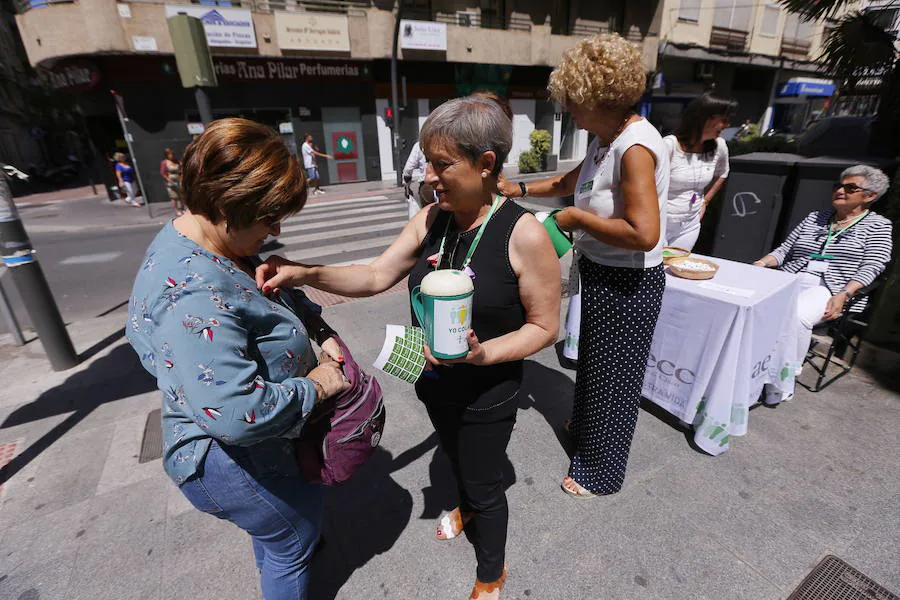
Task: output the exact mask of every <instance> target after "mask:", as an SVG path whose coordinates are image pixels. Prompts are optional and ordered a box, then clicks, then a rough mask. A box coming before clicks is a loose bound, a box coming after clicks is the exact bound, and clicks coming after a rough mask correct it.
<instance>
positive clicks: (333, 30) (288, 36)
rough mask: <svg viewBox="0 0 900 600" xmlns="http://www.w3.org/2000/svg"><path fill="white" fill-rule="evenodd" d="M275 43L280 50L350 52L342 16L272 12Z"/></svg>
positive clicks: (348, 33) (347, 28)
mask: <svg viewBox="0 0 900 600" xmlns="http://www.w3.org/2000/svg"><path fill="white" fill-rule="evenodd" d="M275 30H276V33H277V35H278V46H279V47H280V48H281V49H282V50H324V51H326V52H350V27H349V21H348V20H347V16H346V15H320V14H316V15H308V14H292V13H283V12H276V13H275Z"/></svg>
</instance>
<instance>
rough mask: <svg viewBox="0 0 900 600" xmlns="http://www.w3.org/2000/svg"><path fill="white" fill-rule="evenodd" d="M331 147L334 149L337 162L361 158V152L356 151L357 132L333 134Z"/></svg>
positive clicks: (336, 132) (337, 132)
mask: <svg viewBox="0 0 900 600" xmlns="http://www.w3.org/2000/svg"><path fill="white" fill-rule="evenodd" d="M331 147H332V148H334V158H335V159H336V160H347V159H352V158H359V151H358V150H357V149H356V132H355V131H335V132H333V133H332V134H331Z"/></svg>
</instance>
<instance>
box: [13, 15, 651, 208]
mask: <svg viewBox="0 0 900 600" xmlns="http://www.w3.org/2000/svg"><path fill="white" fill-rule="evenodd" d="M19 1H20V4H19V11H20V14H18V15H17V23H18V27H19V30H20V32H21V37H22V42H23V44H24V47H25V49H26V50H27V55H28V59H29V61H30V62H31V64H32V65H33V66H34V67H36V68H37V69H38V71H39V72H40V73H42V74H43V77H44V78H45V80H46V81H47V82H50V83H51V84H52V85H54V86H56V87H57V88H59V89H61V90H65V91H67V92H68V93H71V94H72V95H73V97H74V98H75V101H76V103H77V105H78V108H79V110H80V111H81V112H82V113H83V115H84V119H85V123H86V125H87V128H88V131H89V132H90V137H91V140H92V141H93V143H94V144H95V145H96V147H97V148H98V149H99V150H100V151H101V152H103V153H109V152H112V151H115V150H119V149H122V148H123V147H125V146H127V147H129V149H130V150H131V151H132V159H133V160H134V161H135V162H136V163H137V165H138V169H139V172H140V173H141V184H142V186H143V187H144V189H145V191H146V195H147V196H148V197H149V198H150V199H151V200H153V201H161V200H163V199H165V197H166V195H165V192H164V189H163V181H162V179H161V177H160V176H159V174H158V165H159V162H160V161H161V160H162V151H163V149H164V148H167V147H168V148H172V149H174V150H176V151H180V150H181V149H183V148H184V147H185V146H186V145H187V144H188V143H189V142H190V140H191V138H192V135H193V133H192V132H196V131H199V130H200V127H201V126H202V124H200V123H199V120H200V119H199V114H198V111H197V108H196V104H195V101H194V94H193V91H192V90H191V89H185V88H182V87H181V84H180V80H179V77H178V73H177V69H176V66H175V61H174V57H173V46H172V41H171V38H170V35H169V31H168V24H167V21H166V19H167V17H169V16H171V15H174V14H177V13H179V12H186V13H188V14H190V15H193V16H196V17H198V18H200V19H201V20H202V21H203V23H204V27H205V32H206V36H207V41H208V43H209V45H210V50H211V53H212V58H213V63H214V68H215V71H216V74H217V77H218V83H219V84H218V86H217V87H213V88H209V89H208V92H209V96H210V100H211V103H212V107H213V113H214V116H215V117H217V118H218V117H224V116H245V117H247V118H251V119H255V120H258V121H260V122H264V123H266V124H268V125H271V126H272V127H274V128H276V129H278V130H279V131H280V132H281V133H282V135H283V136H284V138H285V141H286V142H287V143H288V144H289V146H291V147H293V148H299V145H300V144H301V143H302V141H303V136H304V134H305V133H311V134H312V135H313V136H314V138H315V143H316V144H317V145H318V147H319V149H320V150H321V151H323V152H326V153H328V154H332V155H335V157H336V160H334V161H332V160H326V161H324V164H322V163H320V165H319V166H320V171H321V172H322V175H323V179H324V180H325V182H326V183H333V182H344V181H363V180H382V179H385V180H390V179H393V178H394V177H395V169H396V165H394V160H393V152H392V137H393V135H392V131H391V126H392V123H391V120H390V119H386V115H387V110H386V109H387V108H388V107H389V105H390V102H389V99H390V98H391V85H390V82H391V77H390V72H391V71H390V58H391V51H392V41H393V32H394V26H395V22H396V15H397V7H396V5H395V2H394V0H329V1H328V2H320V1H317V0H272V1H266V0H249V1H243V2H240V1H235V2H221V1H218V2H213V1H211V0H210V1H209V2H202V3H201V4H178V3H168V4H164V3H156V2H153V1H146V0H141V1H134V2H116V1H115V0H79V1H78V2H77V3H75V2H70V1H63V0H19ZM402 1H403V15H402V16H403V18H404V21H403V23H402V25H403V27H402V29H401V32H400V45H399V46H400V47H399V59H400V60H399V78H400V88H401V89H400V92H401V93H400V96H401V97H400V103H399V104H400V116H401V125H400V132H399V136H400V148H401V159H405V157H406V155H407V154H408V153H409V150H410V149H411V147H412V145H413V143H414V141H415V139H416V137H417V135H418V129H419V127H420V126H421V124H422V123H423V122H424V119H425V118H426V117H427V115H428V113H429V112H430V111H431V110H432V109H433V108H434V107H435V106H436V105H437V104H439V103H440V102H443V101H445V100H447V99H449V98H453V97H457V96H459V95H464V94H467V93H469V92H471V91H473V90H475V89H480V88H488V89H492V90H494V91H497V92H498V93H501V94H503V95H505V96H507V97H509V98H510V101H511V104H512V106H513V109H514V111H515V118H514V140H515V141H514V146H513V152H512V153H511V155H510V158H509V163H512V164H515V162H516V160H517V158H518V154H519V153H520V152H521V151H522V150H525V149H527V148H528V145H529V142H528V135H529V134H530V133H531V131H532V130H534V129H535V128H541V129H547V130H549V131H551V132H552V134H553V140H554V142H553V153H554V154H556V155H558V156H559V158H560V159H562V160H566V159H575V160H577V159H580V158H581V157H582V156H583V155H584V151H585V148H586V145H587V134H586V133H585V132H583V131H578V130H576V129H575V127H574V125H573V124H572V123H571V122H570V121H569V119H568V118H567V117H566V116H565V115H563V114H562V112H561V111H560V110H559V107H556V106H554V105H553V103H552V102H550V101H549V100H548V99H547V93H546V84H547V77H548V76H549V74H550V71H551V70H552V68H553V66H554V65H556V64H558V62H559V60H560V58H561V56H562V53H563V52H564V51H565V50H566V49H568V48H569V47H571V46H573V45H574V44H575V43H576V42H577V41H578V40H579V39H581V38H583V37H585V36H589V35H592V34H595V33H601V32H612V31H617V32H620V33H622V34H623V35H625V36H627V37H629V38H630V39H632V40H634V41H636V42H638V43H640V44H642V47H643V49H644V57H645V63H646V65H647V67H648V69H650V70H652V69H654V68H655V67H656V61H657V54H658V26H659V23H660V3H659V2H658V1H656V0H631V1H626V0H610V1H608V2H607V1H595V0H591V1H590V2H589V1H587V0H550V1H549V2H548V1H547V0H543V1H539V0H478V1H475V0H402ZM338 140H340V141H341V145H340V147H339V146H338ZM348 143H349V147H348V146H347V144H348ZM350 147H352V150H348V148H350ZM320 161H321V159H320ZM400 167H401V168H402V164H401V165H400Z"/></svg>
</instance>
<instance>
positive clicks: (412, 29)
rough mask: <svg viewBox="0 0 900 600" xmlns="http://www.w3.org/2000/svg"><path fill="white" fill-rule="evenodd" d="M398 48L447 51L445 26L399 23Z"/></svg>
mask: <svg viewBox="0 0 900 600" xmlns="http://www.w3.org/2000/svg"><path fill="white" fill-rule="evenodd" d="M400 47H401V48H403V49H404V50H443V51H446V50H447V24H446V23H435V22H434V21H409V20H407V19H403V20H401V21H400Z"/></svg>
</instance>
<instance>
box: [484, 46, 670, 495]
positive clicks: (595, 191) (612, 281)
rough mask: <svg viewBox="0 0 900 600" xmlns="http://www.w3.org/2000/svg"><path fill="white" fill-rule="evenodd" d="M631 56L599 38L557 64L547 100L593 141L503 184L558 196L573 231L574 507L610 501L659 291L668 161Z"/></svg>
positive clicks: (621, 475)
mask: <svg viewBox="0 0 900 600" xmlns="http://www.w3.org/2000/svg"><path fill="white" fill-rule="evenodd" d="M645 84H646V72H645V70H644V66H643V60H642V58H641V49H640V47H639V46H637V45H636V44H633V43H632V42H629V41H626V40H625V39H623V38H622V37H620V36H619V35H617V34H612V35H597V36H594V37H591V38H588V39H586V40H584V41H582V42H580V43H578V44H577V45H576V46H575V47H574V48H572V49H571V50H569V51H567V52H566V53H565V54H564V55H563V60H562V62H561V63H560V65H559V66H558V67H557V68H556V69H554V71H553V73H551V75H550V84H549V88H550V95H551V97H552V98H553V99H554V100H555V101H557V102H559V103H560V104H561V105H563V106H564V107H565V109H566V110H568V111H569V113H571V115H572V118H573V119H575V122H576V123H577V124H578V126H579V127H581V128H583V129H586V130H587V131H589V132H591V133H593V134H594V135H595V136H596V137H595V138H594V140H593V141H592V142H591V144H590V145H589V146H588V150H587V155H586V156H585V158H584V161H582V163H581V164H580V165H579V166H578V167H576V168H575V169H573V170H572V171H570V172H569V173H566V174H565V175H559V176H554V177H550V178H548V179H543V180H541V181H536V182H531V183H528V184H521V185H520V184H515V183H512V182H505V183H504V184H503V185H502V188H501V191H502V192H503V193H504V194H507V195H509V196H511V197H512V196H524V195H532V196H539V197H563V196H568V195H570V194H575V206H572V207H568V208H565V209H563V210H562V211H561V212H559V213H557V214H556V215H555V217H556V222H557V224H558V225H559V226H560V227H562V228H563V229H566V230H569V231H576V232H578V233H577V236H576V242H575V248H576V250H577V252H578V255H579V256H580V259H579V264H578V267H579V271H580V274H581V302H582V312H581V329H580V334H579V342H578V367H577V371H576V375H575V402H574V410H573V413H572V419H571V422H570V423H569V431H570V433H571V435H572V437H573V441H574V443H575V454H574V456H573V457H572V462H571V465H570V467H569V474H568V476H567V477H565V478H563V481H562V489H563V491H565V492H566V493H567V494H570V495H572V496H575V497H577V498H590V497H592V496H596V495H599V494H612V493H615V492H618V491H619V490H620V489H621V487H622V483H623V481H624V480H625V469H626V466H627V464H628V453H629V450H630V448H631V439H632V436H633V434H634V428H635V425H636V423H637V417H638V407H639V405H640V402H641V387H642V385H643V381H644V371H645V368H646V364H647V357H648V356H649V354H650V342H651V340H652V338H653V331H654V329H655V328H656V320H657V318H658V317H659V311H660V307H661V305H662V295H663V290H664V289H665V283H666V279H665V277H666V276H665V274H664V273H663V268H662V245H663V244H662V241H663V236H662V232H663V231H664V229H665V222H666V217H665V203H666V194H667V190H668V186H669V152H668V149H667V148H666V145H665V144H664V143H663V141H662V138H661V137H660V135H659V133H658V132H657V130H656V128H655V127H653V126H652V125H651V124H650V123H649V122H648V121H647V120H646V119H644V118H642V117H640V116H638V115H637V114H635V113H634V112H633V111H632V109H631V107H633V106H634V105H635V104H636V103H637V101H638V100H639V99H640V98H641V96H642V95H643V93H644V88H645Z"/></svg>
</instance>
